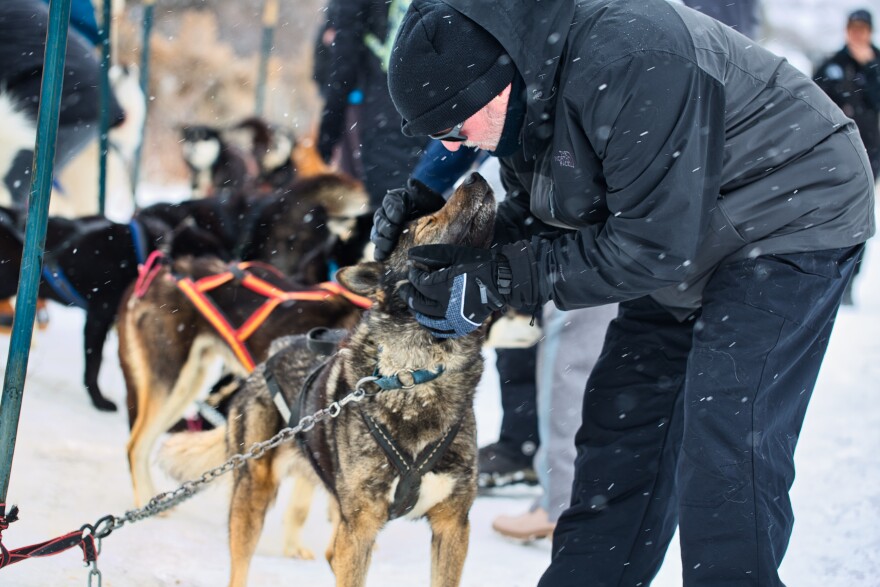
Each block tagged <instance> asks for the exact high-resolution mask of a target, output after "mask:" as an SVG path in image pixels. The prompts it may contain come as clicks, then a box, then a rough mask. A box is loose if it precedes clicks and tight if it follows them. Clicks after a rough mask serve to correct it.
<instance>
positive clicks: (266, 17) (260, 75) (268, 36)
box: [254, 0, 278, 116]
mask: <svg viewBox="0 0 880 587" xmlns="http://www.w3.org/2000/svg"><path fill="white" fill-rule="evenodd" d="M277 24H278V0H266V1H265V3H264V4H263V42H262V45H261V47H260V68H259V69H258V70H257V96H256V106H255V108H254V112H256V114H257V116H262V115H263V105H264V104H265V102H266V77H267V75H266V71H267V69H268V67H269V55H270V53H272V42H273V38H274V36H275V26H276V25H277Z"/></svg>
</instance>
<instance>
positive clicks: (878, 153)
mask: <svg viewBox="0 0 880 587" xmlns="http://www.w3.org/2000/svg"><path fill="white" fill-rule="evenodd" d="M872 31H873V22H872V18H871V13H870V12H868V11H867V10H856V11H854V12H852V13H851V14H850V15H849V17H848V18H847V23H846V45H845V46H844V47H843V49H841V50H840V51H838V52H837V53H836V54H835V55H834V56H833V57H831V59H829V60H828V61H826V62H825V63H823V64H822V65H820V66H819V69H817V70H816V76H815V77H814V78H813V79H814V80H815V81H816V83H817V84H819V87H820V88H822V89H823V90H824V91H825V93H826V94H828V96H830V97H831V99H832V100H834V103H835V104H837V105H838V106H840V109H841V110H843V113H844V114H846V115H847V116H848V117H850V118H852V119H853V120H854V121H855V123H856V126H857V127H858V128H859V134H861V136H862V142H863V143H865V148H866V149H867V150H868V160H869V161H870V162H871V169H872V171H873V172H874V180H875V181H876V179H877V178H878V177H880V49H877V47H875V46H874V45H873V44H871V33H872Z"/></svg>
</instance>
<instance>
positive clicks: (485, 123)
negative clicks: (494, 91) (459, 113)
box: [440, 85, 510, 151]
mask: <svg viewBox="0 0 880 587" xmlns="http://www.w3.org/2000/svg"><path fill="white" fill-rule="evenodd" d="M509 100H510V86H509V85H508V86H507V87H506V88H504V90H502V92H501V93H500V94H498V95H497V96H496V97H495V98H493V99H492V101H491V102H489V103H488V104H486V105H485V106H483V108H482V109H480V110H478V111H477V113H476V114H474V115H473V116H471V117H470V118H468V119H467V120H465V121H464V124H463V125H462V126H461V134H462V135H464V136H466V137H467V140H466V141H464V142H459V141H440V142H441V143H443V146H444V147H446V150H447V151H458V149H459V147H461V146H462V145H464V146H465V147H477V148H478V149H483V150H484V151H494V150H495V148H496V147H498V141H500V140H501V132H502V131H503V130H504V121H505V119H506V118H507V103H508V101H509Z"/></svg>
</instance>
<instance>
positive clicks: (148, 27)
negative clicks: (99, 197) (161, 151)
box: [131, 0, 156, 210]
mask: <svg viewBox="0 0 880 587" xmlns="http://www.w3.org/2000/svg"><path fill="white" fill-rule="evenodd" d="M143 7H144V23H143V36H142V37H141V80H140V82H141V91H142V92H143V93H144V120H143V123H142V124H141V141H140V143H138V146H137V150H135V153H134V161H133V162H132V170H131V197H132V199H133V200H134V209H135V210H137V209H138V205H137V186H138V183H140V179H141V154H142V153H143V150H144V138H145V137H146V135H147V116H148V115H149V112H150V35H151V34H152V32H153V10H154V9H155V7H156V0H144V3H143Z"/></svg>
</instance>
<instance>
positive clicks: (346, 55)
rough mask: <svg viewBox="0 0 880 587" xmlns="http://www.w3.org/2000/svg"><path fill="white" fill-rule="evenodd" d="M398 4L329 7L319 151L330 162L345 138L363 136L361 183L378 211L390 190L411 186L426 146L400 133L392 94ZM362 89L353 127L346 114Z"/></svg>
mask: <svg viewBox="0 0 880 587" xmlns="http://www.w3.org/2000/svg"><path fill="white" fill-rule="evenodd" d="M398 4H399V0H397V1H395V2H392V3H389V2H386V1H384V0H332V1H331V2H330V3H329V4H328V7H327V26H328V27H330V28H331V29H332V30H333V31H334V36H333V42H332V44H331V45H330V46H329V47H327V48H326V52H327V53H326V55H324V56H323V59H324V60H325V66H324V67H325V68H326V70H327V73H326V74H325V81H324V82H323V85H322V87H321V88H320V93H321V95H322V96H323V97H324V109H323V111H322V115H321V124H320V130H319V134H318V151H319V152H320V153H321V156H322V157H323V159H324V160H325V161H327V162H329V161H330V159H331V157H332V154H333V148H334V147H335V146H336V145H337V144H338V143H339V142H340V141H342V140H343V138H344V137H345V135H346V134H347V133H350V132H357V133H358V139H359V142H360V145H361V147H360V162H361V169H362V171H363V178H362V179H363V181H364V186H365V187H366V189H367V193H368V194H369V196H370V205H371V206H372V208H374V209H375V208H376V207H377V206H378V205H379V204H380V203H381V202H382V198H383V197H384V196H385V193H386V192H387V191H388V190H390V189H392V188H396V187H398V186H400V185H401V184H402V183H404V182H405V181H406V179H407V178H408V177H409V173H410V171H412V169H413V168H414V167H415V165H416V163H417V162H418V160H419V157H420V155H421V152H422V147H423V146H424V145H425V144H426V142H427V140H426V139H424V138H422V137H408V136H405V135H403V133H401V132H400V117H399V116H398V115H397V111H396V110H395V109H394V104H393V103H392V102H391V98H390V96H389V95H388V81H387V74H386V67H387V51H388V50H390V46H391V42H392V41H393V30H394V26H393V25H394V23H392V24H391V25H389V11H393V10H395V8H396V7H397V6H398ZM401 15H402V14H401ZM396 21H397V22H398V23H399V21H400V18H399V17H398V18H397V19H396ZM389 30H391V34H390V38H389ZM319 83H320V82H319ZM357 89H359V90H360V91H361V98H360V99H361V102H360V105H359V106H358V108H359V112H358V120H357V124H356V127H355V128H352V127H351V126H352V125H351V124H349V123H348V121H349V120H350V119H349V118H347V117H346V112H347V110H348V109H349V108H350V104H349V98H350V95H351V93H352V91H354V90H357Z"/></svg>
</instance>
